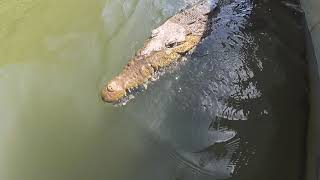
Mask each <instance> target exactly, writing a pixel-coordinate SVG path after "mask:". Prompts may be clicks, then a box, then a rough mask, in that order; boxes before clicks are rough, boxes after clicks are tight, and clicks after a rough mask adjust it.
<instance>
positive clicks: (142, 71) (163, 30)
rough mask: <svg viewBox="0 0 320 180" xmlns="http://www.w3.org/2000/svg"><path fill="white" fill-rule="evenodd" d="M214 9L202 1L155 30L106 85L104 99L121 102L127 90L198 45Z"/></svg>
mask: <svg viewBox="0 0 320 180" xmlns="http://www.w3.org/2000/svg"><path fill="white" fill-rule="evenodd" d="M210 12H212V7H210V5H209V4H208V3H207V2H202V3H199V4H196V5H194V6H193V7H191V8H189V9H186V10H183V11H181V12H180V13H178V14H176V15H175V16H173V17H171V18H169V19H168V20H167V21H166V22H165V23H164V24H163V25H161V26H159V27H158V28H157V29H155V30H153V31H152V36H151V37H150V38H149V39H148V40H147V41H146V43H145V45H144V47H143V48H142V49H140V50H139V51H138V53H137V55H136V56H135V57H133V58H132V59H131V60H130V61H129V63H128V64H127V65H126V67H125V68H124V69H123V71H122V72H121V73H120V74H119V75H117V76H116V77H114V78H113V79H112V80H111V81H110V82H109V83H108V84H107V85H106V86H105V88H103V90H102V92H101V97H102V99H103V100H104V101H105V102H110V103H116V102H118V101H120V100H121V99H122V98H123V97H125V96H126V95H127V91H130V90H131V89H134V88H137V87H138V86H140V85H143V84H145V83H146V82H148V81H149V80H150V79H151V78H152V77H153V76H154V75H155V73H156V72H157V71H159V70H160V69H163V68H165V67H167V66H169V65H170V64H172V63H173V62H176V61H178V60H179V59H180V58H181V57H182V56H183V55H185V54H186V53H188V52H189V51H190V50H191V49H193V48H195V47H196V46H197V45H198V44H199V42H200V41H201V39H202V38H203V36H204V33H205V31H206V28H207V23H208V19H209V14H210Z"/></svg>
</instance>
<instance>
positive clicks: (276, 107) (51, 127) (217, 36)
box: [0, 0, 306, 180]
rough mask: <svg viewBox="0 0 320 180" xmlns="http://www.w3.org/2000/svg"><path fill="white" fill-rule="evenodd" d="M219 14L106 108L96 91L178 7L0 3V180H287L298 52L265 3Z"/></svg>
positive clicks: (300, 115)
mask: <svg viewBox="0 0 320 180" xmlns="http://www.w3.org/2000/svg"><path fill="white" fill-rule="evenodd" d="M223 2H224V3H221V4H220V6H221V9H220V10H219V11H217V17H216V19H215V20H214V24H213V33H212V35H211V36H210V37H209V38H208V39H207V40H205V41H204V42H203V44H204V45H202V46H200V47H199V48H198V49H199V50H198V51H197V52H196V54H195V55H194V56H190V57H189V60H190V61H191V62H190V63H187V64H185V65H183V66H181V69H179V71H173V72H172V73H168V74H166V75H165V76H164V77H163V78H161V80H160V81H159V82H157V83H154V84H153V86H152V87H151V88H150V89H148V90H147V91H146V92H143V93H142V94H139V95H138V96H139V97H137V98H136V99H134V100H132V102H130V103H129V104H128V105H127V106H125V107H114V106H112V105H109V104H104V103H102V101H101V99H100V95H99V92H100V89H101V87H102V86H103V85H104V83H105V81H106V80H109V79H110V78H111V77H112V76H113V75H115V74H117V73H118V72H119V71H120V70H121V69H122V67H123V65H124V64H125V63H126V62H127V61H128V59H129V58H130V57H131V56H132V55H133V54H134V52H135V51H136V50H137V49H138V48H139V47H141V45H142V44H143V41H144V40H145V38H146V37H148V36H149V32H150V30H151V29H152V28H154V27H156V26H157V25H158V24H160V23H161V22H163V21H164V20H165V18H166V17H168V16H170V15H172V14H174V13H175V12H177V10H178V9H180V8H182V7H183V6H184V1H183V0H176V1H171V0H97V1H91V0H67V1H66V0H0V22H1V24H0V87H1V88H0V100H1V101H0V118H1V121H0V150H1V151H0V160H1V161H0V179H1V180H57V179H59V180H89V179H90V180H91V179H95V180H99V179H101V180H102V179H103V180H106V179H111V180H113V179H114V180H116V179H124V180H127V179H137V180H141V179H148V180H149V179H154V180H158V179H159V180H164V179H170V180H171V179H175V180H176V179H221V178H230V177H232V175H234V177H238V176H239V177H240V178H241V173H243V174H244V176H243V178H244V179H248V177H249V179H250V177H260V176H263V177H265V179H268V178H269V179H275V177H278V178H279V179H283V178H286V177H288V178H290V179H293V178H292V177H296V175H297V174H299V172H298V171H297V169H298V168H299V167H300V164H301V162H303V160H302V151H303V148H300V147H302V146H301V145H302V144H303V143H304V141H303V137H301V135H302V134H303V132H304V128H303V127H304V121H305V120H306V113H305V112H306V111H305V109H303V108H302V109H301V106H302V107H304V105H305V102H304V98H305V97H306V94H305V86H306V85H305V84H304V83H305V79H303V74H304V71H303V70H301V69H300V67H301V65H300V64H299V63H301V62H300V60H301V59H299V58H300V57H296V59H295V58H292V57H293V55H290V53H288V52H291V50H292V49H294V50H297V49H299V48H300V46H299V42H300V41H298V40H297V42H296V44H294V43H291V45H290V46H287V45H288V44H290V43H287V42H288V41H287V40H288V39H290V38H287V37H286V36H285V33H284V32H285V31H284V30H281V29H280V30H279V29H277V28H274V27H276V26H277V25H278V24H277V22H274V21H273V20H272V19H274V18H272V13H269V12H268V8H269V6H270V7H271V8H273V9H275V10H277V9H276V8H274V7H278V5H277V4H271V5H270V4H268V3H266V2H267V1H266V2H265V3H266V7H267V8H260V9H259V8H256V7H261V6H263V5H264V4H263V3H262V5H261V4H259V3H255V2H252V1H250V0H243V1H240V0H234V1H223ZM255 4H257V6H255ZM279 7H280V6H279ZM282 10H283V9H282ZM270 12H271V11H270ZM270 14H271V15H270ZM280 14H281V13H280ZM281 17H287V14H285V15H284V16H281ZM255 18H256V19H255ZM268 20H270V21H268ZM281 20H282V19H281ZM286 21H288V20H287V19H286ZM290 22H291V21H290ZM268 23H269V24H271V25H273V26H266V25H265V24H268ZM279 24H281V23H279ZM293 27H296V25H293ZM291 33H292V34H294V35H295V33H296V31H295V29H294V28H293V30H292V32H291ZM279 34H280V35H279ZM296 34H298V33H296ZM230 37H231V39H230ZM282 37H284V38H282ZM295 37H296V36H295ZM271 45H272V46H271ZM272 47H274V48H272ZM296 47H297V48H296ZM282 52H283V53H282ZM295 53H299V52H295ZM294 57H295V56H294ZM292 59H293V60H292ZM290 60H292V62H291V61H290ZM296 72H300V73H296ZM296 85H297V87H296ZM293 87H294V88H293ZM292 89H295V90H294V91H293V90H292ZM287 92H290V93H287ZM236 120H238V121H236ZM224 121H227V122H229V121H230V122H231V124H232V123H234V122H235V121H236V124H233V125H231V126H228V125H227V127H225V126H226V125H224ZM217 124H218V125H217ZM220 125H221V126H220ZM289 126H290V128H287V127H289ZM300 127H301V128H300ZM221 142H222V144H223V143H224V144H223V147H222V150H221V149H220V150H219V149H218V150H216V148H218V147H220V144H219V143H221ZM215 145H218V146H215ZM208 147H209V148H208ZM206 148H207V149H206ZM286 148H289V149H291V150H288V149H286ZM203 149H205V151H201V152H198V151H199V150H203ZM208 149H209V150H210V149H211V150H212V151H213V152H210V151H209V150H208ZM239 153H240V154H239ZM212 154H213V155H212ZM287 159H289V160H287ZM276 160H279V162H277V163H276V164H273V162H275V161H276ZM261 164H263V166H262V165H261ZM282 168H283V169H282ZM252 170H254V171H255V172H257V173H256V174H250V172H252ZM292 171H293V172H296V174H294V173H292ZM288 172H290V173H288ZM259 175H260V176H259ZM259 179H263V178H259Z"/></svg>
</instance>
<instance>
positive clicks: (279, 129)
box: [119, 0, 309, 180]
mask: <svg viewBox="0 0 320 180" xmlns="http://www.w3.org/2000/svg"><path fill="white" fill-rule="evenodd" d="M290 3H297V2H290ZM211 26H212V27H211V28H212V32H211V34H210V35H209V36H208V37H207V38H205V39H204V40H203V42H202V43H201V44H200V45H199V46H198V47H197V49H196V50H195V52H194V53H192V54H191V55H189V56H188V57H187V59H188V60H187V61H184V62H182V63H180V64H178V65H177V66H176V67H174V68H172V69H171V70H170V72H168V73H166V74H165V75H163V76H162V77H160V79H159V80H158V81H157V82H153V83H152V86H151V87H150V88H149V89H148V90H146V91H145V92H143V93H141V94H139V95H137V97H136V98H135V99H133V100H132V102H130V103H128V105H127V106H125V107H121V108H120V109H119V111H123V112H124V113H123V114H122V117H121V118H124V119H130V120H132V121H136V122H138V124H139V126H140V127H141V129H143V131H146V132H147V135H146V136H144V137H143V138H144V141H145V143H144V144H145V146H146V147H145V151H144V152H145V153H144V154H143V155H141V157H140V161H139V163H137V166H136V169H135V172H134V175H133V177H135V178H133V179H154V180H158V179H159V180H163V179H174V180H189V179H239V180H240V179H243V180H244V179H245V180H248V179H259V180H270V179H273V180H277V179H279V180H283V179H290V180H295V179H301V178H302V177H303V175H304V166H305V138H306V136H305V134H306V127H307V126H306V125H307V121H308V111H309V107H308V76H307V62H306V59H305V45H304V21H303V14H302V13H301V12H299V11H297V10H295V9H292V8H290V7H288V6H286V5H285V3H283V2H281V1H268V0H265V1H258V0H255V1H251V0H226V1H221V2H220V3H219V4H218V8H217V9H216V14H215V16H214V17H213V23H212V25H211Z"/></svg>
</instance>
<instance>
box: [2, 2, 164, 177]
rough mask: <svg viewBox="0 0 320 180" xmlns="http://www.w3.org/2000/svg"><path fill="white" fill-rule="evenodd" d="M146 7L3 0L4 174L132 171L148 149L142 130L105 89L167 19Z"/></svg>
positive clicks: (93, 174) (96, 174)
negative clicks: (109, 101)
mask: <svg viewBox="0 0 320 180" xmlns="http://www.w3.org/2000/svg"><path fill="white" fill-rule="evenodd" d="M123 4H126V6H125V7H123ZM145 4H150V2H143V1H139V2H138V1H136V0H133V1H127V2H126V3H123V2H121V1H115V2H108V1H105V0H98V1H94V2H93V1H90V0H68V1H65V0H46V1H39V0H23V1H18V0H2V1H0V14H1V16H0V22H1V25H0V54H1V55H0V58H1V61H0V87H1V89H0V92H1V93H0V99H1V101H0V109H1V110H0V111H1V112H0V114H1V115H0V117H1V122H0V123H1V124H0V127H1V131H0V135H1V136H0V139H1V141H0V143H1V173H0V176H1V177H0V179H6V180H9V179H10V180H11V179H12V180H13V179H17V180H21V179H24V180H28V179H30V180H31V179H32V180H36V179H38V180H40V179H60V180H62V179H105V178H107V179H118V178H119V177H118V176H119V175H120V174H122V172H121V171H122V169H126V170H128V171H127V173H125V175H124V176H126V174H128V175H129V174H130V169H132V168H133V167H134V166H135V164H134V162H135V161H136V159H135V158H136V156H137V155H139V154H141V153H143V144H142V142H141V138H140V137H139V136H140V135H141V133H140V130H138V129H137V128H135V127H134V123H132V124H131V123H130V121H127V120H126V119H125V118H120V115H119V114H118V112H119V110H118V109H116V108H114V107H112V106H110V105H104V104H103V103H102V102H101V100H100V97H99V91H100V88H101V85H102V83H103V82H104V80H106V79H108V78H110V77H111V75H112V74H114V73H115V72H116V71H118V70H119V69H121V67H122V65H123V64H124V63H125V62H126V61H127V57H129V56H131V54H132V53H133V51H134V50H135V48H136V46H137V45H139V44H141V43H142V42H143V39H144V37H146V36H147V34H146V32H147V31H148V30H149V28H150V27H151V26H152V25H154V24H155V23H154V19H156V20H157V21H160V20H161V19H162V18H161V16H160V15H158V13H161V11H157V7H156V6H153V5H152V4H150V5H149V6H150V7H151V9H148V10H146V11H142V9H144V7H143V5H145ZM159 10H160V9H159ZM126 13H127V14H126ZM145 13H147V14H149V15H148V16H145V15H146V14H145ZM138 22H141V23H142V25H140V26H137V27H135V26H136V24H137V23H138ZM129 32H130V33H131V34H129ZM111 44H112V45H111ZM119 172H121V173H119Z"/></svg>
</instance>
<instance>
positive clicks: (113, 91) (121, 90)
mask: <svg viewBox="0 0 320 180" xmlns="http://www.w3.org/2000/svg"><path fill="white" fill-rule="evenodd" d="M125 95H126V89H125V87H124V84H123V82H122V81H121V79H114V80H112V81H110V82H109V83H108V84H107V85H106V86H105V87H104V88H103V89H102V91H101V97H102V100H103V101H105V102H108V103H112V102H117V101H119V100H120V99H121V98H122V97H124V96H125Z"/></svg>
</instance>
